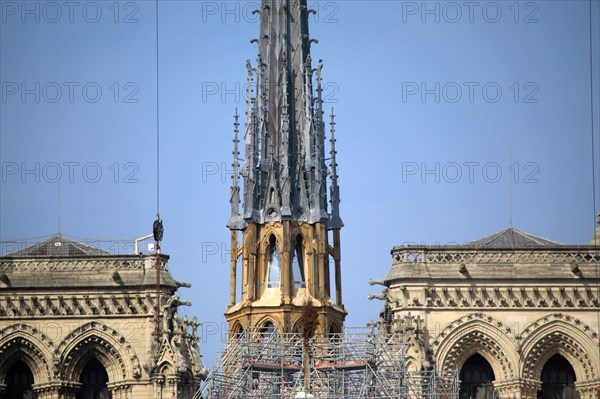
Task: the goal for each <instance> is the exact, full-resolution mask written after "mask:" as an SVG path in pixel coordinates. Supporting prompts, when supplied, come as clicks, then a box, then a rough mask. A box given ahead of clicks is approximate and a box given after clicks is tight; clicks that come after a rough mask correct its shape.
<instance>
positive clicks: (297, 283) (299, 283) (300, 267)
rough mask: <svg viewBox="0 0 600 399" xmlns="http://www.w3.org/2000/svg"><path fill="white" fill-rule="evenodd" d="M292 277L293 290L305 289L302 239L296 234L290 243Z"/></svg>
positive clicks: (300, 235)
mask: <svg viewBox="0 0 600 399" xmlns="http://www.w3.org/2000/svg"><path fill="white" fill-rule="evenodd" d="M292 245H293V247H292V276H293V281H294V289H295V290H297V289H298V288H306V263H305V258H306V256H305V252H306V251H305V248H304V237H303V236H302V234H301V233H300V234H297V235H296V236H295V238H294V241H293V242H292Z"/></svg>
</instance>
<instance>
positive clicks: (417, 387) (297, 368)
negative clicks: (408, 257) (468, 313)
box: [195, 328, 458, 399]
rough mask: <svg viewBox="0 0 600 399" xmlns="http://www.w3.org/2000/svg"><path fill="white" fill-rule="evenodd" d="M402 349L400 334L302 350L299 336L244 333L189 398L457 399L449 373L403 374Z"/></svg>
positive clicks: (323, 341)
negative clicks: (308, 380)
mask: <svg viewBox="0 0 600 399" xmlns="http://www.w3.org/2000/svg"><path fill="white" fill-rule="evenodd" d="M305 348H309V356H306V355H305ZM406 350H407V345H406V341H405V340H404V337H403V336H402V335H401V334H392V335H386V336H383V335H380V334H378V333H377V332H374V331H371V332H365V331H364V330H363V331H362V332H357V331H354V332H349V331H348V330H347V331H346V332H345V333H343V334H335V335H333V336H330V337H326V338H323V337H316V338H313V339H311V340H310V343H309V345H307V346H305V345H304V343H303V340H302V338H301V336H300V335H299V334H281V333H279V332H277V331H265V330H264V329H262V330H261V329H257V328H249V329H247V330H246V331H244V332H243V333H240V334H237V335H235V336H233V337H231V338H230V340H229V342H228V343H227V346H226V348H225V350H224V352H223V353H222V355H221V357H220V359H219V363H218V364H217V366H216V367H215V368H214V370H212V371H211V373H210V374H209V376H208V378H207V380H206V381H205V382H204V384H203V385H202V387H201V388H200V390H199V391H198V392H197V394H196V396H195V399H199V398H202V399H265V398H269V399H293V398H319V399H363V398H364V399H366V398H378V399H379V398H380V399H387V398H395V399H398V398H400V399H417V398H419V399H421V398H427V399H455V398H458V380H457V373H456V372H453V373H449V374H444V375H440V374H439V373H438V372H436V371H435V370H427V371H408V370H407V367H406ZM305 359H309V360H308V362H309V367H308V368H307V369H308V370H309V371H308V372H309V374H310V382H309V385H308V386H307V384H306V382H307V379H306V378H305V369H306V368H305V361H306V360H305Z"/></svg>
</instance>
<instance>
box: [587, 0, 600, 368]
mask: <svg viewBox="0 0 600 399" xmlns="http://www.w3.org/2000/svg"><path fill="white" fill-rule="evenodd" d="M589 6H590V48H589V51H590V119H591V132H592V201H593V210H594V218H593V220H594V225H593V227H594V230H593V231H594V241H593V244H594V245H598V239H600V237H598V236H597V235H596V223H597V221H596V159H595V158H596V153H595V148H594V68H593V64H594V58H593V54H594V52H593V46H592V43H593V38H594V36H593V32H592V26H593V25H592V0H589ZM599 297H600V281H599V279H598V261H596V300H598V298H599ZM596 321H597V326H600V310H596ZM598 343H599V345H598V358H599V359H600V336H599V337H598Z"/></svg>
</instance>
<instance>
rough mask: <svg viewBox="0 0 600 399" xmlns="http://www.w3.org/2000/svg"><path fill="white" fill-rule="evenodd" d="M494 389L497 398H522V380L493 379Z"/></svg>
mask: <svg viewBox="0 0 600 399" xmlns="http://www.w3.org/2000/svg"><path fill="white" fill-rule="evenodd" d="M493 384H494V391H495V392H496V393H497V395H498V398H499V399H522V398H523V396H522V394H521V392H522V390H523V381H522V380H518V379H515V380H509V381H494V383H493Z"/></svg>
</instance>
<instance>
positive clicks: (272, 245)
mask: <svg viewBox="0 0 600 399" xmlns="http://www.w3.org/2000/svg"><path fill="white" fill-rule="evenodd" d="M266 255H267V259H266V260H267V276H266V277H267V288H278V287H279V286H280V284H281V250H280V245H279V242H278V241H277V238H276V237H275V235H273V234H271V235H270V236H269V245H268V247H267V253H266Z"/></svg>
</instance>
